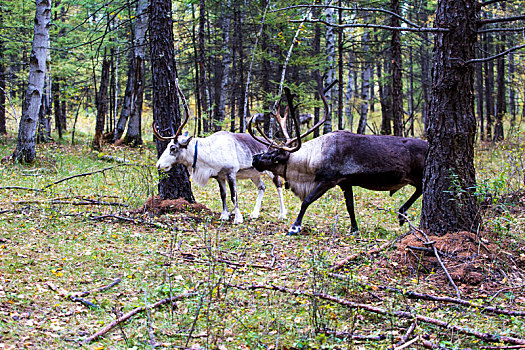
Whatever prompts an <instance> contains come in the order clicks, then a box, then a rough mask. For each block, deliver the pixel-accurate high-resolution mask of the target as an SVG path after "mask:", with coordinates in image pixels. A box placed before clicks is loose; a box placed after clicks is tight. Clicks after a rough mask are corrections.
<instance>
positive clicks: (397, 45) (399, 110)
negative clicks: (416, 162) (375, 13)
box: [390, 0, 404, 136]
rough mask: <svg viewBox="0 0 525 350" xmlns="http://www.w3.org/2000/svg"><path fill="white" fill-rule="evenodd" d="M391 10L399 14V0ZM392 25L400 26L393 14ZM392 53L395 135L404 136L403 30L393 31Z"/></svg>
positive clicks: (394, 1) (393, 3)
mask: <svg viewBox="0 0 525 350" xmlns="http://www.w3.org/2000/svg"><path fill="white" fill-rule="evenodd" d="M390 5H391V11H392V12H393V13H396V14H399V13H400V9H399V0H391V2H390ZM390 23H391V26H392V27H399V18H397V17H395V16H392V18H391V22H390ZM390 43H391V45H390V54H391V62H392V66H391V67H392V121H393V122H394V135H395V136H403V134H404V128H403V76H402V72H401V70H402V69H403V67H402V63H403V58H402V55H401V32H400V31H397V30H393V31H392V38H391V41H390Z"/></svg>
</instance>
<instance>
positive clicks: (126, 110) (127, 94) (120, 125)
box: [113, 44, 135, 142]
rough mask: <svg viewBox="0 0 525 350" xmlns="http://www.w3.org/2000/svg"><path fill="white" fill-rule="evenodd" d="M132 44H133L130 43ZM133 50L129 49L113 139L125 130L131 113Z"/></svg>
mask: <svg viewBox="0 0 525 350" xmlns="http://www.w3.org/2000/svg"><path fill="white" fill-rule="evenodd" d="M132 45H133V44H132ZM132 51H133V50H131V51H130V54H129V55H128V58H129V67H128V80H127V82H126V90H124V101H123V102H122V108H121V109H120V117H119V118H118V121H117V125H116V127H115V136H114V137H113V141H115V142H116V141H118V140H120V138H121V137H122V135H123V134H124V130H126V124H127V123H128V120H129V115H130V113H131V99H132V95H133V85H134V84H133V78H134V76H135V67H134V59H133V52H132Z"/></svg>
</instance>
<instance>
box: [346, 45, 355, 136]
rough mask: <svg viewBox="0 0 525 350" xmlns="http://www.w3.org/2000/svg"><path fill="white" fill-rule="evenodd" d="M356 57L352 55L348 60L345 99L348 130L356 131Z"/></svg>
mask: <svg viewBox="0 0 525 350" xmlns="http://www.w3.org/2000/svg"><path fill="white" fill-rule="evenodd" d="M353 58H354V56H353V55H352V54H350V58H349V60H348V83H347V85H346V98H345V117H346V119H347V120H348V130H350V131H353V130H354V104H355V93H356V92H355V91H354V73H355V72H354V70H355V68H354V64H355V63H354V62H353Z"/></svg>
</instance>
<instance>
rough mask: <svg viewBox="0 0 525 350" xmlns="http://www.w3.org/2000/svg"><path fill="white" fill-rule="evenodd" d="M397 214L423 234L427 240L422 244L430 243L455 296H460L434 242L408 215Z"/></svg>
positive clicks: (412, 228) (413, 228)
mask: <svg viewBox="0 0 525 350" xmlns="http://www.w3.org/2000/svg"><path fill="white" fill-rule="evenodd" d="M398 214H399V215H401V216H402V217H403V218H404V219H405V220H406V222H408V225H409V227H410V229H411V230H412V231H417V232H419V233H421V234H422V235H423V236H425V239H426V240H427V241H426V242H424V243H423V244H424V245H430V246H431V247H432V250H433V251H434V256H435V257H436V259H437V261H438V263H439V265H440V266H441V268H442V269H443V271H445V275H447V278H448V281H449V283H450V284H451V285H452V287H454V290H455V291H456V296H457V297H458V299H459V298H461V293H460V291H459V289H458V286H456V283H454V280H453V279H452V277H451V276H450V273H448V270H447V268H446V267H445V264H443V261H441V257H440V256H439V253H438V250H437V248H436V247H435V246H434V242H431V241H430V239H429V238H428V236H427V234H426V232H425V231H423V230H420V229H419V228H417V227H416V226H414V225H413V224H412V222H411V221H410V220H409V219H408V217H407V216H406V215H405V214H404V213H401V212H398Z"/></svg>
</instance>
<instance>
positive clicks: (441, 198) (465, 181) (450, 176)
mask: <svg viewBox="0 0 525 350" xmlns="http://www.w3.org/2000/svg"><path fill="white" fill-rule="evenodd" d="M478 11H479V8H478V6H477V1H476V0H457V1H448V0H438V6H437V10H436V21H435V23H436V24H435V25H436V26H439V27H440V28H446V29H448V32H439V33H437V34H436V37H435V42H434V43H435V50H434V58H433V63H432V64H433V72H434V74H433V81H432V104H431V110H430V116H429V121H428V124H427V130H426V131H427V135H428V143H429V149H428V153H427V158H426V165H425V173H424V178H423V204H422V212H421V223H420V224H421V227H422V228H423V229H425V230H428V231H430V232H433V233H435V234H438V235H443V234H445V233H447V232H457V231H460V230H467V231H475V230H476V229H477V228H478V224H479V223H480V218H479V213H478V203H477V202H476V198H475V197H474V188H475V187H476V174H475V169H474V138H475V134H476V121H475V118H474V114H473V111H474V108H473V107H474V106H473V103H474V98H473V89H474V65H473V64H464V62H467V61H469V60H471V59H474V57H475V51H474V47H475V43H476V40H477V32H476V31H477V23H476V20H477V19H478ZM451 57H454V58H456V59H450V58H451Z"/></svg>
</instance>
